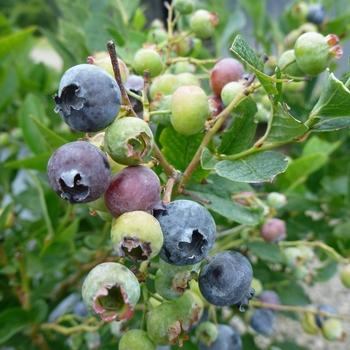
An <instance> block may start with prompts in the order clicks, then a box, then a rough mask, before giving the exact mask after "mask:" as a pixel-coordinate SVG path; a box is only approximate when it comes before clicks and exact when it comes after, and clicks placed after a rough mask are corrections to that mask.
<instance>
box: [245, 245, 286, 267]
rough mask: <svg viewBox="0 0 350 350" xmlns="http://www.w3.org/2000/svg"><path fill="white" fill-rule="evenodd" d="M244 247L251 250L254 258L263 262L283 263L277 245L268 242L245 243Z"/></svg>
mask: <svg viewBox="0 0 350 350" xmlns="http://www.w3.org/2000/svg"><path fill="white" fill-rule="evenodd" d="M245 245H246V246H247V248H248V249H249V250H251V251H252V252H253V253H254V254H255V255H256V256H258V257H259V258H261V259H262V260H264V261H268V262H272V263H283V261H284V257H283V254H282V253H281V251H280V249H279V247H278V245H276V244H274V243H268V242H262V241H261V242H260V241H256V242H245Z"/></svg>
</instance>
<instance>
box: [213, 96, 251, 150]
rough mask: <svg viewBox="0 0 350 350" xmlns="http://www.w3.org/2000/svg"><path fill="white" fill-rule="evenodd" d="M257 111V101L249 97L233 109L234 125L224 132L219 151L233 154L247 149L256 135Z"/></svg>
mask: <svg viewBox="0 0 350 350" xmlns="http://www.w3.org/2000/svg"><path fill="white" fill-rule="evenodd" d="M256 112H257V107H256V103H255V102H254V101H253V100H252V99H251V98H250V97H247V98H245V99H243V100H242V101H241V102H240V103H239V104H238V106H237V107H236V108H235V109H234V110H233V112H232V113H233V114H234V119H233V126H232V127H231V128H230V129H229V130H227V131H224V132H223V133H222V141H221V144H220V146H219V148H218V153H220V154H225V155H231V154H236V153H239V152H242V151H244V150H245V149H247V148H248V147H249V146H250V144H251V142H252V140H253V138H254V135H255V131H256V128H257V125H258V124H257V123H255V122H254V115H255V113H256Z"/></svg>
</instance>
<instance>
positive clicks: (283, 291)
mask: <svg viewBox="0 0 350 350" xmlns="http://www.w3.org/2000/svg"><path fill="white" fill-rule="evenodd" d="M286 279H287V278H286ZM286 282H288V283H276V292H277V293H278V295H279V297H280V299H281V303H282V305H290V306H306V305H310V304H311V300H310V298H309V297H308V295H307V294H306V293H305V291H304V289H303V288H302V287H301V286H300V285H299V284H298V283H297V282H296V281H295V280H294V279H291V278H288V279H287V281H286Z"/></svg>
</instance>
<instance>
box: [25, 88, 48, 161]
mask: <svg viewBox="0 0 350 350" xmlns="http://www.w3.org/2000/svg"><path fill="white" fill-rule="evenodd" d="M31 116H34V117H35V118H36V119H38V120H39V121H40V122H41V123H44V120H45V109H44V106H43V103H42V101H41V100H40V99H39V98H38V97H37V96H36V95H34V94H32V93H29V94H27V96H26V98H25V100H24V103H23V106H22V108H21V111H20V124H21V128H22V130H23V137H24V140H25V141H26V143H27V145H28V147H29V148H30V150H31V151H32V152H33V153H35V154H40V153H44V152H47V151H48V147H47V145H46V142H45V139H44V137H43V136H42V135H41V133H40V131H39V129H38V127H37V125H36V124H35V122H34V121H33V119H32V118H30V117H31Z"/></svg>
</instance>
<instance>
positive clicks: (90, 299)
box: [82, 262, 140, 322]
mask: <svg viewBox="0 0 350 350" xmlns="http://www.w3.org/2000/svg"><path fill="white" fill-rule="evenodd" d="M82 297H83V301H84V305H85V307H86V309H87V310H88V311H89V312H90V313H91V314H92V315H94V316H95V317H97V318H100V319H101V320H103V321H107V322H111V321H114V320H116V321H121V320H127V319H130V318H132V317H133V316H134V307H135V305H136V304H137V302H138V300H139V298H140V284H139V281H138V280H137V278H136V277H135V275H134V274H133V273H132V272H131V271H130V270H129V269H128V268H126V267H125V266H124V265H121V264H119V263H115V262H106V263H102V264H99V265H97V266H95V267H94V268H93V269H92V270H91V271H90V272H89V274H88V275H87V277H86V279H85V280H84V283H83V287H82Z"/></svg>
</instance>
